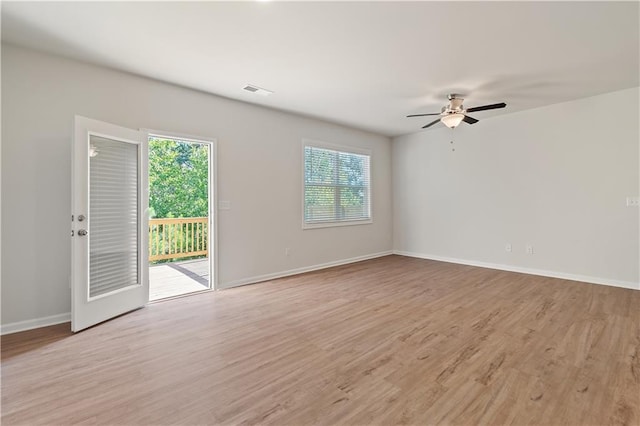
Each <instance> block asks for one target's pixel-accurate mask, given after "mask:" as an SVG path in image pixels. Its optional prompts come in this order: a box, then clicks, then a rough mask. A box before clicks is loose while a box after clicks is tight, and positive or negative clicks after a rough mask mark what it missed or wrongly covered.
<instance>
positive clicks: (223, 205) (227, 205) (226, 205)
mask: <svg viewBox="0 0 640 426" xmlns="http://www.w3.org/2000/svg"><path fill="white" fill-rule="evenodd" d="M218 210H231V201H226V200H225V201H218Z"/></svg>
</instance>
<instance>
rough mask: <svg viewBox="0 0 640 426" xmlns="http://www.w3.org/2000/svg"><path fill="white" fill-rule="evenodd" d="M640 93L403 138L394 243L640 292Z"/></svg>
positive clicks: (398, 144) (417, 251)
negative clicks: (634, 200) (638, 200)
mask: <svg viewBox="0 0 640 426" xmlns="http://www.w3.org/2000/svg"><path fill="white" fill-rule="evenodd" d="M638 100H639V90H638V88H634V89H628V90H623V91H619V92H615V93H609V94H605V95H601V96H596V97H591V98H586V99H582V100H577V101H573V102H567V103H563V104H557V105H552V106H548V107H544V108H539V109H535V110H529V111H523V112H520V113H513V114H505V115H501V116H498V117H495V118H490V119H486V120H482V113H481V112H480V113H476V114H473V115H474V116H475V117H476V118H478V119H480V120H481V121H480V122H479V123H477V124H475V125H473V126H468V125H465V124H464V123H463V124H462V126H460V127H459V128H457V129H455V130H454V131H451V130H449V129H447V128H442V129H437V130H431V131H425V132H421V133H416V134H412V135H407V136H402V137H398V138H395V139H394V141H393V144H392V147H393V151H392V170H393V200H394V209H393V220H394V227H393V233H394V249H395V250H397V251H398V252H402V253H405V254H412V255H416V256H421V257H429V258H436V259H448V260H452V261H458V262H463V263H470V264H479V265H488V266H494V267H498V268H504V269H512V270H526V271H528V272H534V273H542V274H546V275H556V276H563V277H573V278H581V279H583V280H587V281H592V282H599V283H609V284H613V285H620V286H626V287H631V288H640V285H639V284H638V281H639V278H640V277H639V264H638V263H639V257H640V253H639V248H638V247H639V240H638V233H639V226H638V224H639V220H638V219H639V213H638V208H637V207H626V197H627V196H630V195H631V196H637V195H638V194H639V192H640V190H639V188H638V186H639V185H638V180H639V176H638V169H639V165H638V154H639V153H638V146H639V140H640V138H639V132H638V120H639V119H638V116H639V111H638V103H639V102H638ZM507 103H508V99H507ZM418 124H419V123H418V122H416V125H418ZM451 140H454V144H453V145H452V144H451V143H450V141H451ZM452 146H453V147H455V151H452V150H451V149H452ZM506 243H511V244H512V246H513V251H512V252H511V253H508V252H506V251H505V244H506ZM526 244H532V245H533V247H534V254H533V255H527V254H526V253H525V246H526Z"/></svg>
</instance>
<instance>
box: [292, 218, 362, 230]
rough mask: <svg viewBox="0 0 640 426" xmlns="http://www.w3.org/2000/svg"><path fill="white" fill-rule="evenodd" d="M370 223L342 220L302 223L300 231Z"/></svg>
mask: <svg viewBox="0 0 640 426" xmlns="http://www.w3.org/2000/svg"><path fill="white" fill-rule="evenodd" d="M371 223H373V219H363V220H344V221H333V222H312V223H306V222H303V223H302V229H317V228H334V227H338V226H354V225H368V224H371Z"/></svg>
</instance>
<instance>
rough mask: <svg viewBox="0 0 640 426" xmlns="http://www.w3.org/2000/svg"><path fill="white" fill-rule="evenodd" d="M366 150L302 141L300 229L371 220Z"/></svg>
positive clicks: (368, 156)
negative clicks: (302, 208) (302, 181)
mask: <svg viewBox="0 0 640 426" xmlns="http://www.w3.org/2000/svg"><path fill="white" fill-rule="evenodd" d="M370 159H371V154H370V152H369V151H365V150H357V149H355V148H341V147H332V146H330V145H326V144H322V143H318V142H309V141H305V143H304V221H303V227H304V228H316V227H323V226H337V225H357V224H361V223H371V195H370V194H371V188H370V183H369V182H370V180H369V162H370Z"/></svg>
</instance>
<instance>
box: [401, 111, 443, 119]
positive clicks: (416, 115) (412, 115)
mask: <svg viewBox="0 0 640 426" xmlns="http://www.w3.org/2000/svg"><path fill="white" fill-rule="evenodd" d="M425 115H440V113H439V112H432V113H430V114H411V115H407V118H409V117H424V116H425Z"/></svg>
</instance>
